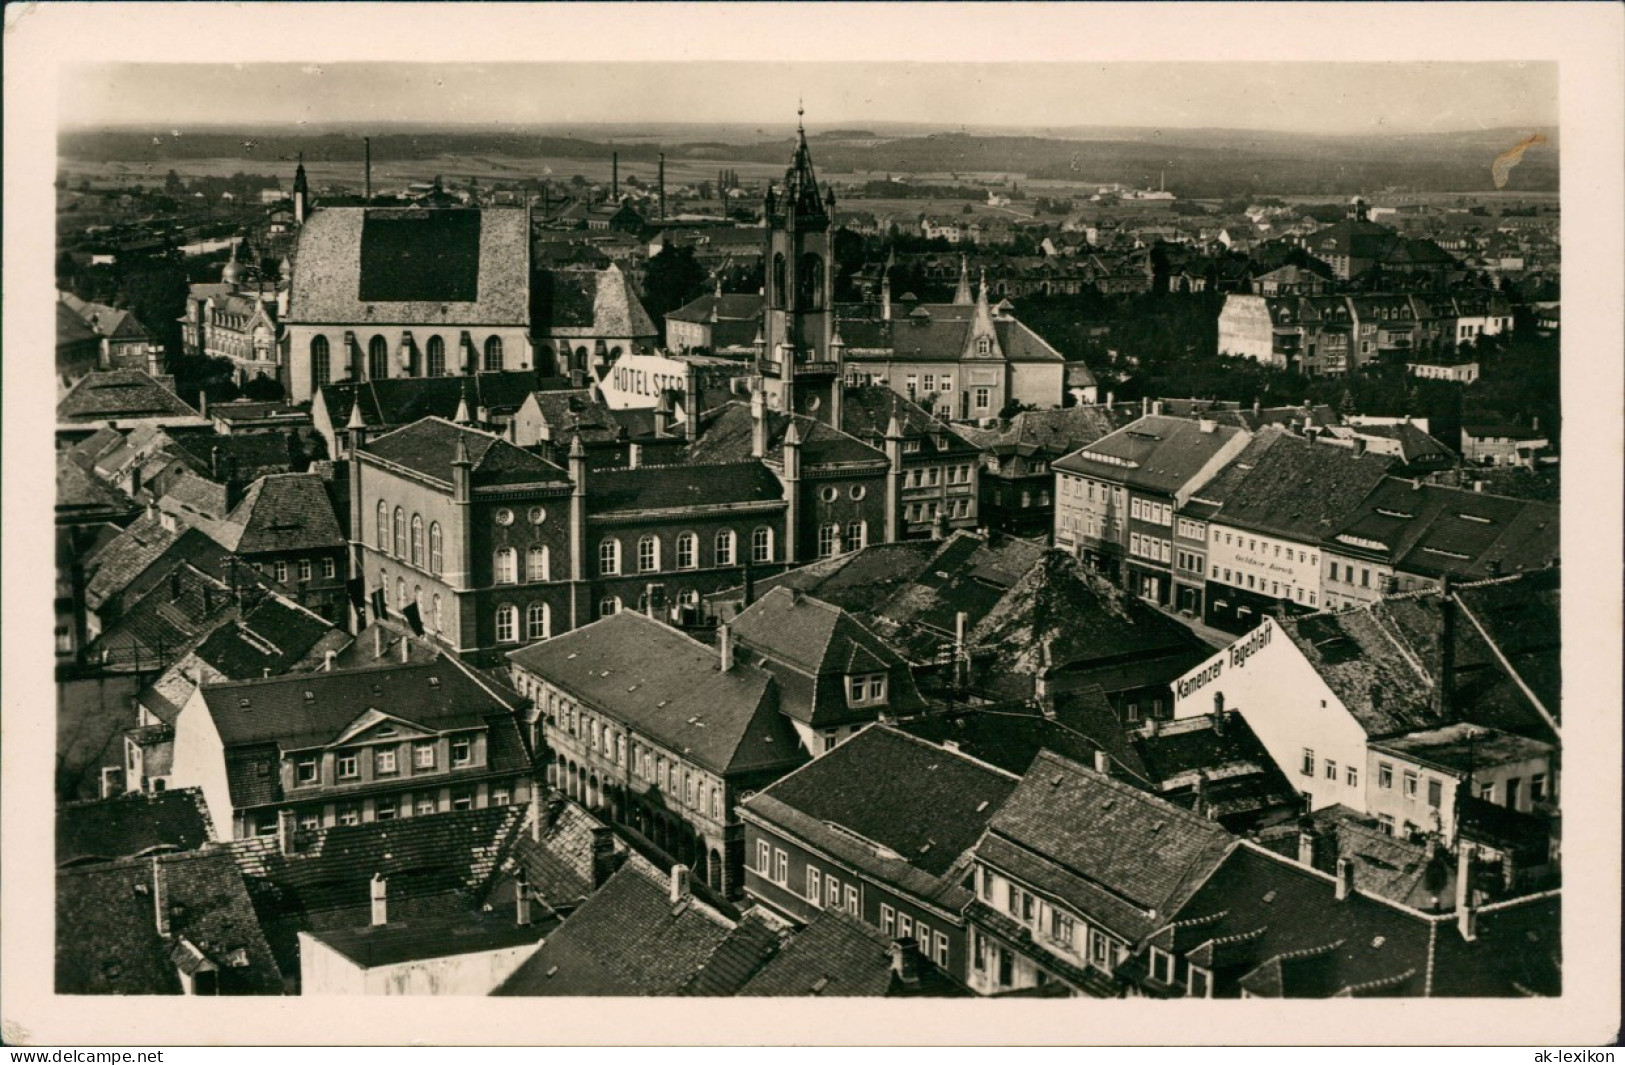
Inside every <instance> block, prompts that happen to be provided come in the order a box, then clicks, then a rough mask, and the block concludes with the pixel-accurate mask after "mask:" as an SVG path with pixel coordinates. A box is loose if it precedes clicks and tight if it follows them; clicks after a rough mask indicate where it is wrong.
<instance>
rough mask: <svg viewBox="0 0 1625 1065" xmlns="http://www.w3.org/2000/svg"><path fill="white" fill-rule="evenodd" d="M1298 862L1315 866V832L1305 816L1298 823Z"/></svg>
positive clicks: (1310, 866)
mask: <svg viewBox="0 0 1625 1065" xmlns="http://www.w3.org/2000/svg"><path fill="white" fill-rule="evenodd" d="M1298 864H1299V865H1305V866H1308V867H1309V868H1311V869H1313V868H1314V867H1315V833H1314V830H1313V828H1312V827H1311V826H1310V822H1309V820H1308V819H1307V818H1305V819H1304V820H1303V821H1302V822H1301V823H1300V824H1299V825H1298Z"/></svg>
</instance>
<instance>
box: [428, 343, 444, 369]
mask: <svg viewBox="0 0 1625 1065" xmlns="http://www.w3.org/2000/svg"><path fill="white" fill-rule="evenodd" d="M429 376H430V377H444V376H446V342H445V341H444V340H441V339H440V338H439V337H438V336H432V337H430V338H429Z"/></svg>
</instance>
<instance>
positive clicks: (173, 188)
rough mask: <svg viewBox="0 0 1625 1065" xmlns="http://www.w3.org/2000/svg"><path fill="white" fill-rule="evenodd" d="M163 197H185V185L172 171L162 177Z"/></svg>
mask: <svg viewBox="0 0 1625 1065" xmlns="http://www.w3.org/2000/svg"><path fill="white" fill-rule="evenodd" d="M164 195H166V196H171V197H178V196H185V195H186V185H185V183H183V182H182V181H181V176H180V175H179V174H177V173H175V171H173V170H171V171H170V172H169V173H167V174H165V175H164Z"/></svg>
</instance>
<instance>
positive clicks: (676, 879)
mask: <svg viewBox="0 0 1625 1065" xmlns="http://www.w3.org/2000/svg"><path fill="white" fill-rule="evenodd" d="M692 895H693V888H692V887H691V886H690V884H689V881H688V866H686V865H674V866H672V867H671V904H672V905H673V906H676V905H678V904H679V903H682V902H686V901H687V900H688V899H689V898H690V897H691V896H692Z"/></svg>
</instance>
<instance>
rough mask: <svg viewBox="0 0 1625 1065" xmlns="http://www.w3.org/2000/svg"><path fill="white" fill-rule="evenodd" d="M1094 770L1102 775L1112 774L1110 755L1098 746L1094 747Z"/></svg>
mask: <svg viewBox="0 0 1625 1065" xmlns="http://www.w3.org/2000/svg"><path fill="white" fill-rule="evenodd" d="M1095 772H1097V773H1099V774H1100V775H1101V776H1103V777H1109V776H1111V775H1112V759H1111V755H1109V754H1107V753H1106V752H1105V751H1103V750H1101V749H1100V748H1098V747H1096V748H1095Z"/></svg>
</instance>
